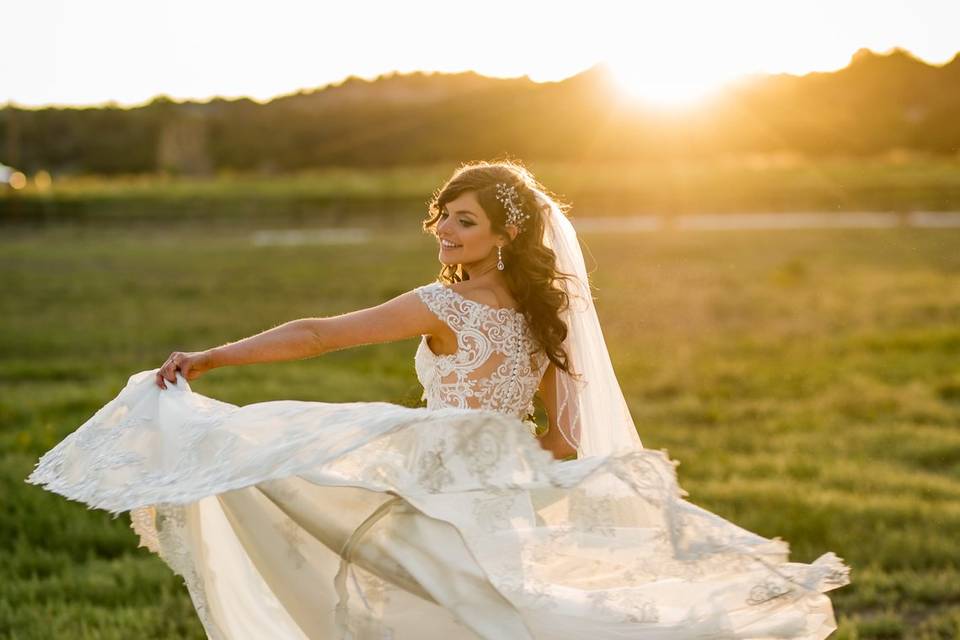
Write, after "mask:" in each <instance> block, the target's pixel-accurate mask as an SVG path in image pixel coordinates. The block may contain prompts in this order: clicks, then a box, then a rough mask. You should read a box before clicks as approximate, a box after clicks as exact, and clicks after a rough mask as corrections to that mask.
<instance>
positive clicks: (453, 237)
mask: <svg viewBox="0 0 960 640" xmlns="http://www.w3.org/2000/svg"><path fill="white" fill-rule="evenodd" d="M436 233H437V239H438V240H439V241H440V256H439V257H440V262H442V263H443V264H446V265H457V264H462V265H464V266H465V267H467V268H468V270H469V267H470V266H471V265H480V264H485V263H487V262H490V261H491V260H492V261H494V262H495V261H496V255H497V241H498V239H500V241H501V244H504V241H503V239H502V238H498V236H497V235H495V234H494V233H493V232H492V231H491V225H490V218H488V217H487V214H486V212H484V210H483V208H482V207H481V206H480V202H479V201H478V200H477V197H476V195H475V194H474V192H473V191H467V192H465V193H463V194H461V195H460V196H458V197H457V199H456V200H451V201H450V202H448V203H447V204H446V205H445V206H444V207H443V210H442V211H441V213H440V219H439V220H437V227H436ZM445 241H449V242H451V243H453V244H454V245H456V246H453V247H449V246H445V245H446V244H447V243H446V242H445Z"/></svg>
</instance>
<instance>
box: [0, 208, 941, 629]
mask: <svg viewBox="0 0 960 640" xmlns="http://www.w3.org/2000/svg"><path fill="white" fill-rule="evenodd" d="M410 228H411V233H410V234H409V235H402V234H398V233H395V232H393V231H391V232H390V233H383V232H377V233H375V235H374V240H373V241H372V242H371V243H370V244H364V245H344V246H300V247H269V246H254V245H253V244H252V243H251V242H250V232H251V230H250V229H244V228H242V227H239V226H238V227H234V228H231V229H224V228H219V229H217V230H216V231H215V232H214V231H211V230H209V229H206V228H204V227H202V226H197V227H192V228H190V227H188V228H183V227H180V228H177V229H163V228H156V229H153V230H151V231H150V232H136V231H130V230H124V229H122V228H114V229H111V230H109V231H106V230H98V229H97V228H96V227H66V226H54V227H49V228H45V229H42V230H38V231H32V232H24V233H16V234H4V233H3V231H0V271H2V274H3V282H4V290H5V291H4V292H5V295H4V296H3V297H2V298H0V353H2V359H0V393H2V396H0V491H2V496H3V499H2V503H0V504H2V510H0V544H2V549H3V552H2V555H0V637H3V638H15V639H18V640H26V639H31V640H33V639H36V640H40V639H44V640H46V639H48V638H71V639H74V638H76V639H81V638H91V639H92V638H103V639H120V638H123V639H126V638H132V637H138V638H202V637H203V633H202V630H201V628H200V625H199V623H198V622H197V621H196V617H195V614H194V612H193V608H192V606H191V604H190V601H189V599H188V597H187V594H186V592H185V589H184V587H183V586H182V583H181V580H180V579H179V578H177V577H176V576H174V575H173V574H172V573H171V572H170V571H169V569H167V567H166V565H164V564H163V563H162V562H161V561H160V560H159V559H157V558H156V557H155V556H153V555H151V554H150V553H148V552H147V551H146V550H144V549H138V548H136V538H135V536H134V534H133V532H132V531H130V530H129V528H128V525H129V520H128V518H127V516H126V515H123V516H120V517H119V518H117V519H111V518H110V517H109V515H108V514H106V513H103V512H100V511H90V510H87V509H86V508H85V507H84V506H83V505H80V504H77V503H72V502H68V501H65V500H63V499H62V498H60V497H58V496H55V495H52V494H48V493H46V492H44V491H43V490H42V489H40V488H38V487H34V486H31V485H27V484H25V483H24V482H23V479H24V478H25V477H26V476H27V475H28V474H29V472H30V470H31V468H32V465H33V463H34V462H35V461H36V459H37V457H39V456H40V455H41V454H42V453H43V452H44V451H46V450H47V449H48V448H50V447H51V446H53V445H54V444H55V443H56V442H58V441H59V440H60V439H61V438H62V437H64V436H65V435H66V434H68V433H69V432H70V431H72V430H73V429H75V428H76V427H78V426H79V425H80V424H81V423H82V422H83V421H84V420H86V419H87V418H88V417H89V416H90V415H91V414H92V413H93V412H94V411H95V410H96V409H98V408H100V407H101V406H102V405H103V404H104V403H106V402H107V401H108V400H109V399H111V398H113V397H114V396H115V395H116V394H117V393H118V392H119V390H120V389H121V388H122V387H123V386H124V384H125V383H126V381H127V377H128V376H129V375H131V374H132V373H135V372H137V371H141V370H144V369H149V368H154V367H157V366H159V365H160V364H161V363H162V362H163V360H164V359H165V358H166V356H167V355H168V354H169V352H170V351H171V350H174V349H179V350H198V349H202V348H206V347H210V346H214V345H216V344H221V343H223V342H227V341H230V340H235V339H238V338H241V337H244V336H246V335H250V334H252V333H256V332H258V331H261V330H263V329H265V328H268V327H270V326H273V325H276V324H279V323H282V322H285V321H287V320H290V319H293V318H296V317H303V316H317V315H330V314H335V313H340V312H344V311H348V310H353V309H356V308H359V307H363V306H368V305H373V304H377V303H379V302H381V301H383V300H384V299H386V298H388V297H390V296H393V295H396V294H398V293H400V292H402V291H405V290H407V289H410V288H413V287H414V286H416V285H418V284H422V283H425V282H428V281H430V280H431V279H432V278H433V277H434V275H435V273H436V268H437V263H436V253H435V247H434V245H433V244H432V242H431V241H430V239H429V238H428V237H426V236H424V235H422V234H417V233H416V229H417V219H416V218H414V219H413V220H411V223H410ZM584 241H585V243H586V245H587V247H588V248H589V250H590V254H591V255H592V256H593V259H594V261H595V263H596V270H595V272H594V279H595V284H596V286H597V292H596V295H597V298H598V302H597V307H598V311H599V314H600V316H601V320H602V322H603V323H604V331H605V335H606V338H607V340H608V344H609V346H610V350H611V353H612V357H613V360H614V365H615V367H616V369H617V372H618V375H619V378H620V381H621V384H622V386H623V388H624V392H625V394H626V396H627V399H628V402H629V404H630V407H631V410H632V413H633V415H634V418H635V421H636V423H637V426H638V428H639V430H640V435H641V438H642V440H643V442H644V445H645V446H646V447H648V448H656V449H661V448H665V449H667V450H668V451H669V454H670V456H671V457H672V458H675V459H678V460H680V461H681V465H680V466H679V467H678V473H679V475H680V482H681V485H682V486H683V487H684V488H685V489H686V490H687V491H689V493H690V495H689V497H688V500H690V501H692V502H694V503H696V504H699V505H701V506H703V507H705V508H708V509H710V510H712V511H714V512H716V513H718V514H720V515H722V516H723V517H726V518H728V519H730V520H732V521H734V522H736V523H737V524H740V525H741V526H743V527H745V528H747V529H750V530H752V531H755V532H757V533H759V534H761V535H764V536H768V537H772V536H781V537H782V538H784V539H785V540H787V541H788V542H790V544H791V549H792V559H793V560H796V561H802V562H808V561H811V560H813V559H814V558H816V557H817V556H818V555H820V554H821V553H823V552H825V551H828V550H832V551H835V552H836V553H837V554H838V555H839V556H841V557H843V558H844V559H845V560H846V561H847V563H848V564H850V565H851V567H852V568H853V572H852V575H851V577H852V580H853V584H852V585H850V586H847V587H844V588H842V589H840V590H837V591H832V592H830V596H831V598H832V600H833V601H834V603H835V608H836V611H837V615H838V619H839V620H840V622H841V628H840V630H839V632H838V633H837V634H836V635H835V636H834V637H836V638H838V639H846V640H852V639H866V638H878V639H879V638H904V639H934V638H936V639H943V640H946V639H952V638H957V637H960V364H958V363H960V252H958V251H957V248H958V247H960V231H933V230H904V229H893V230H860V231H840V230H823V231H803V232H799V231H777V232H766V231H756V232H740V233H737V232H714V233H711V232H685V233H655V234H636V235H619V236H617V235H599V234H593V235H585V236H584ZM589 259H590V258H589V257H588V260H589ZM415 346H416V344H415V341H413V340H410V341H404V342H399V343H393V344H384V345H371V346H367V347H362V348H357V349H353V350H346V351H340V352H336V353H332V354H328V355H326V356H323V357H321V358H316V359H311V360H303V361H298V362H289V363H278V364H269V365H258V366H251V367H241V368H233V369H218V370H216V371H214V372H211V373H209V374H208V375H206V376H204V377H203V378H200V379H199V380H196V381H194V382H193V383H192V386H193V388H194V389H195V390H196V391H198V392H199V393H202V394H204V395H208V396H212V397H215V398H218V399H220V400H224V401H228V402H233V403H236V404H247V403H251V402H258V401H265V400H275V399H299V400H319V401H353V400H388V401H393V402H397V403H401V404H416V403H417V401H418V399H419V395H420V388H419V385H418V384H417V381H416V378H415V375H414V371H413V352H414V349H415ZM541 419H542V415H541Z"/></svg>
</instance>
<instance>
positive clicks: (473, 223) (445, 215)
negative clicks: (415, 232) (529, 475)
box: [440, 211, 476, 227]
mask: <svg viewBox="0 0 960 640" xmlns="http://www.w3.org/2000/svg"><path fill="white" fill-rule="evenodd" d="M440 217H441V218H446V217H447V212H446V211H441V212H440ZM460 224H461V225H463V226H464V227H472V226H474V225H475V224H476V223H475V222H467V221H466V220H461V221H460Z"/></svg>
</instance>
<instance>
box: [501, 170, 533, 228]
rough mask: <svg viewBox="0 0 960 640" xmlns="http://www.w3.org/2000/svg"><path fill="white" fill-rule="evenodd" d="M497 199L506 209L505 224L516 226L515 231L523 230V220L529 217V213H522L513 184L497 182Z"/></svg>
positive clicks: (518, 197)
mask: <svg viewBox="0 0 960 640" xmlns="http://www.w3.org/2000/svg"><path fill="white" fill-rule="evenodd" d="M497 200H499V201H500V203H501V204H503V208H504V209H506V210H507V224H512V225H513V226H515V227H516V228H517V232H518V233H519V232H520V231H523V221H524V220H527V219H528V218H529V217H530V214H528V213H524V211H523V209H521V208H520V196H518V195H517V190H516V188H515V187H514V186H513V185H510V186H507V185H506V184H504V183H503V182H498V183H497Z"/></svg>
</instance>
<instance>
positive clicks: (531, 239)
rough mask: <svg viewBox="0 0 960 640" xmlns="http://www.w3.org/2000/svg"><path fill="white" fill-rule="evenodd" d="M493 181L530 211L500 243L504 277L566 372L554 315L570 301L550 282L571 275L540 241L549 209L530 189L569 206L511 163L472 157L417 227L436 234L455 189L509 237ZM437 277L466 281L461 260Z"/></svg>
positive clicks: (562, 330)
mask: <svg viewBox="0 0 960 640" xmlns="http://www.w3.org/2000/svg"><path fill="white" fill-rule="evenodd" d="M498 183H505V184H506V185H507V186H508V187H509V186H511V185H512V186H514V188H515V189H516V193H517V195H518V196H519V203H518V204H519V205H520V208H521V209H522V211H523V212H524V213H526V214H528V215H529V216H530V217H529V218H527V219H526V220H524V222H523V230H522V231H521V232H520V233H518V234H517V237H516V238H514V240H513V241H512V242H510V243H509V244H507V245H505V246H504V247H503V251H502V253H503V262H504V264H505V265H506V269H504V270H503V276H504V279H505V280H506V282H507V286H508V288H509V289H510V293H511V294H512V295H513V297H514V299H515V300H516V301H517V305H518V307H519V311H521V312H522V313H523V314H524V316H525V317H526V319H527V322H528V324H529V326H530V329H531V331H532V332H533V334H534V337H535V338H536V339H537V342H538V343H539V345H540V346H541V348H543V350H544V351H545V352H546V354H547V357H548V358H549V359H550V361H551V362H553V363H554V364H555V365H556V366H557V368H558V369H561V370H563V371H566V372H569V371H570V367H569V362H568V358H567V353H566V352H565V351H564V349H563V346H562V343H563V340H564V339H565V338H566V337H567V326H566V325H565V324H564V322H563V320H561V319H560V312H561V311H562V310H563V309H565V308H566V307H567V306H568V305H569V304H570V301H569V299H568V296H567V293H566V292H565V291H564V290H563V289H562V288H561V287H559V286H557V284H556V283H557V281H558V280H559V279H561V278H569V277H572V276H570V275H569V274H565V273H561V272H559V271H557V268H556V264H557V262H556V260H557V256H556V254H555V253H554V252H553V250H552V249H550V248H549V247H546V246H545V245H544V244H543V235H544V226H545V223H544V215H549V210H545V209H542V208H541V206H540V205H539V203H538V201H537V197H536V196H535V195H534V193H533V191H531V188H536V189H538V190H539V191H541V192H542V193H543V194H544V195H546V196H547V197H548V198H551V199H553V200H554V202H556V203H557V205H558V206H559V207H560V210H561V211H563V212H564V213H566V211H567V209H569V205H567V204H565V203H562V202H560V201H559V200H557V199H556V198H555V197H554V196H553V195H552V193H550V192H548V191H547V190H546V189H545V188H544V187H543V186H542V185H540V183H539V182H537V180H536V179H535V178H534V177H533V175H532V174H531V173H530V172H529V171H528V170H527V169H526V168H525V167H523V166H521V165H520V164H519V163H517V162H514V161H511V160H503V161H499V162H472V163H467V164H463V165H461V166H460V167H459V168H458V169H457V170H456V171H454V173H453V176H452V177H451V178H450V179H449V180H447V182H446V184H444V185H443V186H442V187H441V188H440V189H439V190H438V191H437V192H436V193H435V194H434V196H433V199H432V200H431V201H430V203H429V210H428V214H427V218H426V219H425V220H424V221H423V229H424V230H425V231H428V232H430V233H433V234H434V235H436V226H437V222H438V220H439V219H440V214H441V213H442V212H443V208H444V206H445V205H446V204H447V203H448V202H450V201H452V200H455V199H457V198H458V197H460V195H461V194H463V193H466V192H468V191H472V192H474V194H475V195H476V198H477V200H478V201H479V202H480V206H481V207H483V210H484V212H486V214H487V217H488V218H490V225H491V231H492V232H493V233H501V234H503V235H505V236H506V237H508V238H509V237H510V234H508V233H507V231H506V228H505V224H506V216H507V213H506V210H505V209H504V206H503V204H502V203H501V202H500V201H499V200H498V199H497V184H498ZM440 280H441V282H445V283H447V284H451V283H454V282H460V281H462V280H469V275H468V274H465V273H464V272H463V268H462V266H461V265H443V268H442V269H440Z"/></svg>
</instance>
